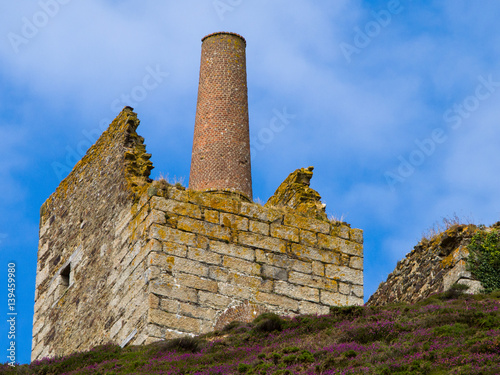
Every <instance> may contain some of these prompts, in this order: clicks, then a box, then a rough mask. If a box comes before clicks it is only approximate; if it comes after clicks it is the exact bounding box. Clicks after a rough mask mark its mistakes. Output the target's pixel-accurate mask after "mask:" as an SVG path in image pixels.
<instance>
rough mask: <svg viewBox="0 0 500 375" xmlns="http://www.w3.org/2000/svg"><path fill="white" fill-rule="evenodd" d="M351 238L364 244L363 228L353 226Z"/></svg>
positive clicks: (350, 233)
mask: <svg viewBox="0 0 500 375" xmlns="http://www.w3.org/2000/svg"><path fill="white" fill-rule="evenodd" d="M349 239H350V240H351V241H354V242H356V243H358V244H361V245H362V244H363V230H362V229H356V228H352V229H351V230H350V232H349Z"/></svg>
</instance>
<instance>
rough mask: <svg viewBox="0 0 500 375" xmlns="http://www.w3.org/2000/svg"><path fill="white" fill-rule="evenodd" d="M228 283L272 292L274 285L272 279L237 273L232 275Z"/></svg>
mask: <svg viewBox="0 0 500 375" xmlns="http://www.w3.org/2000/svg"><path fill="white" fill-rule="evenodd" d="M230 283H231V284H234V285H238V286H242V287H245V288H249V289H252V290H254V291H256V290H260V291H263V292H272V291H273V286H274V284H273V281H272V280H264V279H262V278H261V277H255V276H246V275H241V274H238V273H235V274H233V275H232V279H231V281H230Z"/></svg>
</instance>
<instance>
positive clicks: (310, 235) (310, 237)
mask: <svg viewBox="0 0 500 375" xmlns="http://www.w3.org/2000/svg"><path fill="white" fill-rule="evenodd" d="M299 242H300V243H301V244H303V245H306V246H312V247H317V246H318V238H317V237H316V232H311V231H309V230H305V229H300V230H299Z"/></svg>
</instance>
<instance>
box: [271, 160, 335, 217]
mask: <svg viewBox="0 0 500 375" xmlns="http://www.w3.org/2000/svg"><path fill="white" fill-rule="evenodd" d="M313 169H314V168H313V167H309V168H307V169H306V168H302V169H297V170H296V171H295V172H293V173H291V174H290V175H289V176H288V177H287V178H286V179H285V181H283V183H282V184H281V185H280V186H279V187H278V189H276V191H275V193H274V195H273V196H272V197H271V198H269V200H268V201H267V203H266V204H265V207H269V206H274V207H279V208H291V209H293V210H294V211H295V212H296V213H299V214H302V215H306V216H309V217H313V218H316V219H320V220H328V218H327V216H326V213H325V205H324V204H322V203H321V196H320V195H319V194H318V192H317V191H316V190H313V189H311V188H310V187H309V183H310V180H311V178H312V175H313V172H312V171H313Z"/></svg>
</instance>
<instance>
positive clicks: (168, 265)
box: [147, 252, 182, 273]
mask: <svg viewBox="0 0 500 375" xmlns="http://www.w3.org/2000/svg"><path fill="white" fill-rule="evenodd" d="M175 259H176V257H174V256H171V255H168V254H165V253H157V252H152V253H150V254H149V255H148V263H147V264H148V266H156V267H159V268H160V269H161V270H164V271H166V272H170V273H171V272H172V271H173V269H174V262H175ZM177 259H182V258H177Z"/></svg>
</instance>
